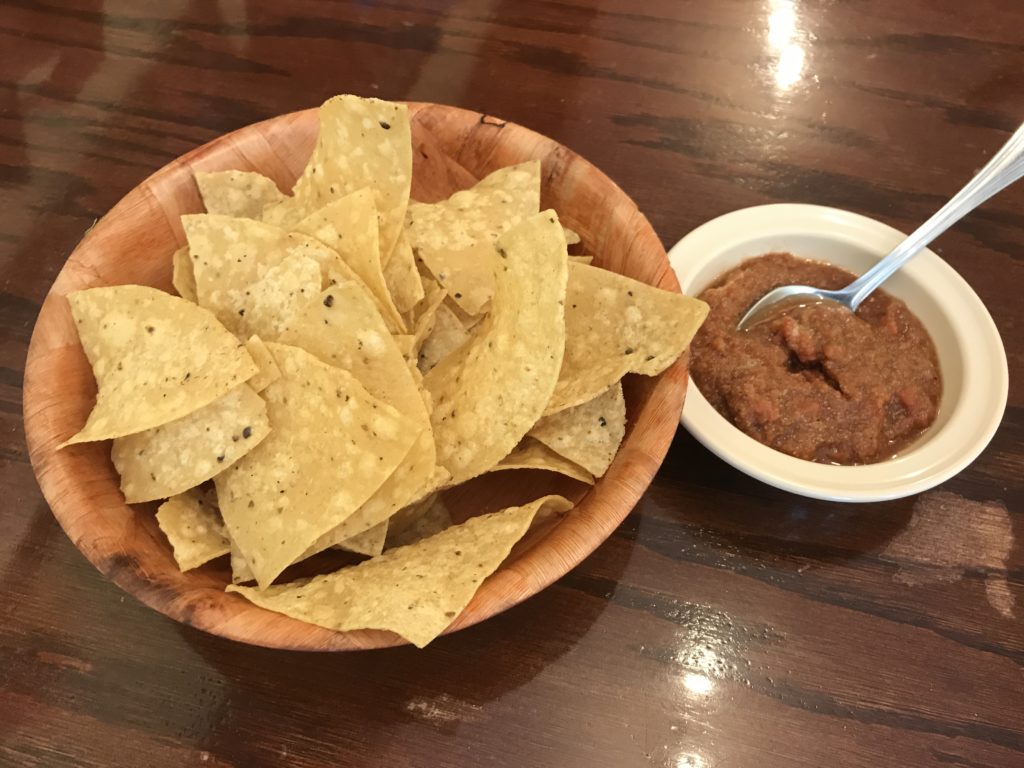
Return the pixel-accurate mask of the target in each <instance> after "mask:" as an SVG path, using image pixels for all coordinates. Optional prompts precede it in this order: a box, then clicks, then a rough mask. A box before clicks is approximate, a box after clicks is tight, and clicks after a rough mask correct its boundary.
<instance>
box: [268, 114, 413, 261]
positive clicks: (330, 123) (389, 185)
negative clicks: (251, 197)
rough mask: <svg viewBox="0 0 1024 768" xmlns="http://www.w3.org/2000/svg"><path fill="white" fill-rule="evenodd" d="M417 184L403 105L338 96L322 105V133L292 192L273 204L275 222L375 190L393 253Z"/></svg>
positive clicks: (384, 243) (383, 234)
mask: <svg viewBox="0 0 1024 768" xmlns="http://www.w3.org/2000/svg"><path fill="white" fill-rule="evenodd" d="M411 184H412V137H411V133H410V129H409V111H408V109H407V108H406V106H405V105H404V104H392V103H389V102H386V101H380V100H379V99H362V98H359V97H358V96H335V97H334V98H332V99H328V100H327V101H325V102H324V103H323V105H322V106H321V107H320V135H319V137H318V138H317V142H316V147H315V148H314V150H313V155H312V156H311V157H310V158H309V164H308V165H307V166H306V169H305V170H304V171H303V173H302V176H300V177H299V180H298V181H297V182H295V188H294V189H293V190H292V193H293V197H292V198H291V199H289V200H287V201H286V202H285V204H283V205H278V206H271V207H270V208H268V209H267V210H265V211H264V217H265V219H266V220H267V221H270V222H271V223H279V224H281V225H285V226H286V225H288V224H294V223H297V222H298V221H299V220H300V219H302V218H303V217H304V216H306V215H307V214H309V213H311V212H312V211H315V210H317V209H318V208H321V207H323V206H324V205H326V204H328V203H330V202H331V201H333V200H335V199H337V198H339V197H344V196H345V195H348V194H351V193H352V192H355V191H357V190H360V189H370V190H372V191H373V197H374V202H375V203H376V209H377V213H378V215H379V222H380V252H381V253H386V254H390V253H391V249H392V248H394V247H395V241H396V240H398V233H399V232H400V231H401V229H402V220H403V219H404V217H405V208H406V205H407V204H408V202H409V188H410V185H411Z"/></svg>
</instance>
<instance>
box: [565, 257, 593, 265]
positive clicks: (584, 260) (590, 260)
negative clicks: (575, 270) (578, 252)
mask: <svg viewBox="0 0 1024 768" xmlns="http://www.w3.org/2000/svg"><path fill="white" fill-rule="evenodd" d="M569 261H575V262H576V263H577V264H593V263H594V257H593V256H570V257H569Z"/></svg>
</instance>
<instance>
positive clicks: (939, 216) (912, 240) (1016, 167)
mask: <svg viewBox="0 0 1024 768" xmlns="http://www.w3.org/2000/svg"><path fill="white" fill-rule="evenodd" d="M1021 176H1024V125H1022V126H1021V127H1020V128H1018V129H1017V130H1016V131H1015V132H1014V134H1013V136H1011V137H1010V139H1009V140H1008V141H1007V142H1006V143H1005V144H1004V145H1003V146H1002V148H1001V149H1000V150H999V151H998V152H996V154H995V155H993V156H992V159H991V160H989V161H988V163H987V164H986V165H985V167H984V168H982V169H981V170H980V171H979V172H978V174H977V175H976V176H975V177H974V178H973V179H971V180H970V181H969V182H967V185H966V186H964V188H963V189H961V190H960V191H959V192H957V193H956V195H954V196H953V197H952V198H951V199H950V200H949V202H947V203H946V204H945V205H944V206H942V207H941V208H940V209H939V210H938V211H937V212H936V213H935V214H934V215H933V216H932V217H931V218H930V219H928V221H926V222H925V223H924V224H922V225H921V226H920V227H918V228H917V229H915V230H914V232H913V233H912V234H911V235H910V236H909V237H907V239H906V240H904V241H903V242H902V243H900V244H899V245H897V246H896V247H895V248H894V249H893V250H892V252H891V253H890V254H889V255H888V256H886V257H885V258H884V259H882V260H881V261H879V262H878V263H877V264H875V266H873V267H872V268H871V269H869V270H868V271H867V272H865V273H864V274H863V275H861V276H860V277H859V278H857V279H856V280H855V281H853V282H852V283H850V285H849V286H847V288H846V290H847V291H849V292H850V294H852V295H851V296H850V309H852V310H854V311H856V309H857V307H858V306H860V303H861V302H862V301H864V299H866V298H867V297H868V295H869V294H870V293H871V292H872V291H873V290H875V288H877V287H878V286H879V285H881V284H882V283H884V282H885V280H886V279H887V278H888V277H889V276H890V275H891V274H892V273H893V272H895V271H896V270H898V269H899V268H900V267H902V266H903V265H904V264H906V263H907V262H908V261H910V259H911V258H913V257H914V256H916V255H917V254H918V253H919V252H920V251H921V250H922V249H924V248H925V247H927V245H928V244H929V243H930V242H931V241H932V240H934V239H935V238H936V237H938V236H939V235H941V234H942V233H943V232H945V231H946V230H947V229H949V228H950V227H951V226H953V225H954V224H956V222H958V221H960V219H962V218H963V217H964V216H966V215H967V214H968V213H970V212H971V211H973V210H974V209H975V208H977V207H978V206H979V205H981V204H982V203H984V202H985V201H986V200H988V199H989V198H990V197H992V196H993V195H995V194H996V193H997V192H1002V191H1003V190H1004V189H1005V188H1006V187H1008V186H1010V185H1011V184H1013V182H1015V181H1017V179H1019V178H1020V177H1021Z"/></svg>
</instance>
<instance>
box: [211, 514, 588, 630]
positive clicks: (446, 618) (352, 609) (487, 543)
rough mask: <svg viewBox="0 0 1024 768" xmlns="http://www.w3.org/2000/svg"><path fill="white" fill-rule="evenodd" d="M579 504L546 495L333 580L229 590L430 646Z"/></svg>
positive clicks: (312, 618) (300, 615) (344, 626)
mask: <svg viewBox="0 0 1024 768" xmlns="http://www.w3.org/2000/svg"><path fill="white" fill-rule="evenodd" d="M571 507H572V503H571V502H569V501H568V500H567V499H564V498H562V497H561V496H545V497H544V498H541V499H537V500H536V501H534V502H533V503H531V504H527V505H525V506H522V507H509V508H508V509H504V510H502V511H500V512H494V513H492V514H489V515H481V516H480V517H474V518H472V519H470V520H468V521H466V522H465V523H463V524H462V525H455V526H452V527H451V528H448V529H447V530H444V531H442V532H441V533H438V534H437V535H435V536H432V537H430V538H429V539H424V540H422V541H420V542H418V543H416V544H414V545H411V546H407V547H399V548H398V549H392V550H388V551H387V552H385V553H384V554H382V555H381V556H380V557H375V558H373V559H371V560H367V561H365V562H362V563H360V564H359V565H355V566H352V567H349V568H342V569H341V570H339V571H336V572H334V573H332V574H328V575H326V576H317V577H314V578H312V579H306V580H303V581H297V582H294V583H291V584H283V585H281V586H276V587H270V588H269V589H265V590H263V591H262V592H261V591H260V590H258V589H255V588H252V587H237V586H229V587H228V588H227V589H228V591H229V592H238V593H239V594H241V595H242V596H244V597H245V598H246V599H248V600H250V601H252V602H253V603H255V604H256V605H258V606H260V607H262V608H266V609H268V610H271V611H277V612H278V613H283V614H285V615H286V616H291V617H292V618H296V619H299V620H300V621H306V622H309V623H311V624H317V625H319V626H321V627H326V628H328V629H333V630H338V631H347V630H353V629H387V630H391V631H393V632H396V633H398V634H399V635H401V636H402V637H404V638H406V639H407V640H409V641H410V642H411V643H413V644H414V645H416V646H418V647H420V648H422V647H423V646H425V645H426V644H427V643H429V642H430V641H431V640H433V639H434V638H435V637H437V636H438V635H440V634H441V633H442V632H444V630H445V629H446V628H447V627H448V626H449V625H450V624H451V623H452V622H453V621H454V620H455V618H456V617H457V616H458V615H459V613H461V611H462V610H463V609H464V608H465V607H466V605H468V604H469V601H470V600H471V599H472V597H473V595H474V594H475V593H476V591H477V589H478V588H479V586H480V584H481V583H482V582H483V580H484V579H485V578H487V576H489V575H491V574H492V573H493V572H494V571H495V570H497V568H498V566H499V565H501V563H502V561H503V560H504V559H505V558H506V557H508V554H509V552H511V551H512V547H513V545H514V544H515V543H516V542H517V541H519V539H520V538H522V536H523V534H525V533H526V531H527V529H528V528H529V527H530V522H531V521H532V520H533V518H534V516H535V515H536V514H537V513H538V511H539V510H541V509H542V508H545V509H551V510H553V511H557V512H564V511H567V510H568V509H570V508H571Z"/></svg>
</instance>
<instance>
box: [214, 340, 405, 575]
mask: <svg viewBox="0 0 1024 768" xmlns="http://www.w3.org/2000/svg"><path fill="white" fill-rule="evenodd" d="M267 346H268V348H269V349H270V352H271V354H272V355H273V356H274V359H275V360H276V361H277V364H278V366H279V367H280V369H281V378H279V379H278V380H277V381H275V382H274V383H272V384H271V385H270V386H268V387H267V388H266V389H265V390H263V396H264V398H265V399H266V402H267V415H268V417H269V419H270V423H271V424H272V425H273V430H272V431H271V433H270V434H269V435H268V436H267V438H266V439H265V440H264V441H263V442H262V443H260V445H258V446H257V447H256V449H255V450H253V451H251V452H250V453H248V454H246V455H245V456H243V457H242V459H241V460H239V461H238V462H236V463H235V464H234V465H233V466H231V467H229V468H228V469H227V470H226V471H224V472H222V473H221V474H219V475H217V477H216V478H215V482H216V484H217V497H218V499H219V501H220V508H221V513H222V514H223V516H224V522H225V523H226V524H227V526H228V531H229V532H230V535H231V540H232V541H234V542H235V543H236V544H237V545H238V548H239V550H240V551H241V552H242V554H243V555H244V556H245V559H246V561H247V562H248V563H249V566H250V567H251V568H252V571H253V573H254V574H255V575H256V579H257V581H259V583H260V585H261V586H267V585H268V584H270V582H272V581H273V580H274V579H275V578H276V577H277V576H278V575H279V574H280V573H281V571H283V570H284V569H285V568H286V567H287V566H288V565H290V564H291V563H292V562H294V561H295V560H296V559H297V558H298V557H299V556H300V555H302V554H303V553H304V552H305V551H306V550H307V549H308V548H309V547H310V545H311V544H312V543H313V542H315V541H316V540H317V539H318V538H320V537H321V536H323V535H324V534H326V533H328V532H329V531H331V530H333V529H334V528H336V527H337V526H338V525H339V524H341V523H342V522H343V521H344V520H345V519H346V518H348V517H350V516H351V515H352V514H353V513H354V512H356V511H357V510H358V509H359V508H360V507H361V506H362V505H363V504H364V503H365V502H366V501H367V499H369V498H370V497H371V496H372V495H373V494H374V493H375V492H376V491H377V490H378V489H379V488H380V486H381V485H382V484H383V483H384V481H385V480H387V479H388V477H389V476H390V475H391V474H392V473H393V472H394V471H395V468H396V467H397V466H398V465H399V463H401V461H402V459H403V458H405V455H406V454H407V453H408V452H409V448H410V447H411V446H412V444H413V441H414V440H415V439H416V438H417V437H418V435H419V434H420V433H421V432H422V430H420V429H419V425H418V424H417V423H415V422H414V421H413V420H411V419H409V418H407V417H405V416H403V415H402V414H400V413H399V412H398V411H396V410H395V409H394V408H392V407H391V406H390V405H388V404H387V403H385V402H382V401H380V400H377V399H376V398H374V397H372V396H371V395H370V394H369V393H368V392H367V391H366V389H365V388H364V387H363V386H362V385H361V384H360V383H359V382H358V381H357V380H356V379H355V378H354V377H353V376H352V375H351V374H350V373H348V372H347V371H343V370H341V369H340V368H334V367H332V366H329V365H325V364H324V363H322V362H320V361H319V360H317V359H316V358H315V357H314V356H313V355H311V354H309V353H308V352H305V351H303V350H301V349H298V348H296V347H288V346H285V345H282V344H268V345H267ZM364 530H365V529H364ZM345 538H348V537H345Z"/></svg>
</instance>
